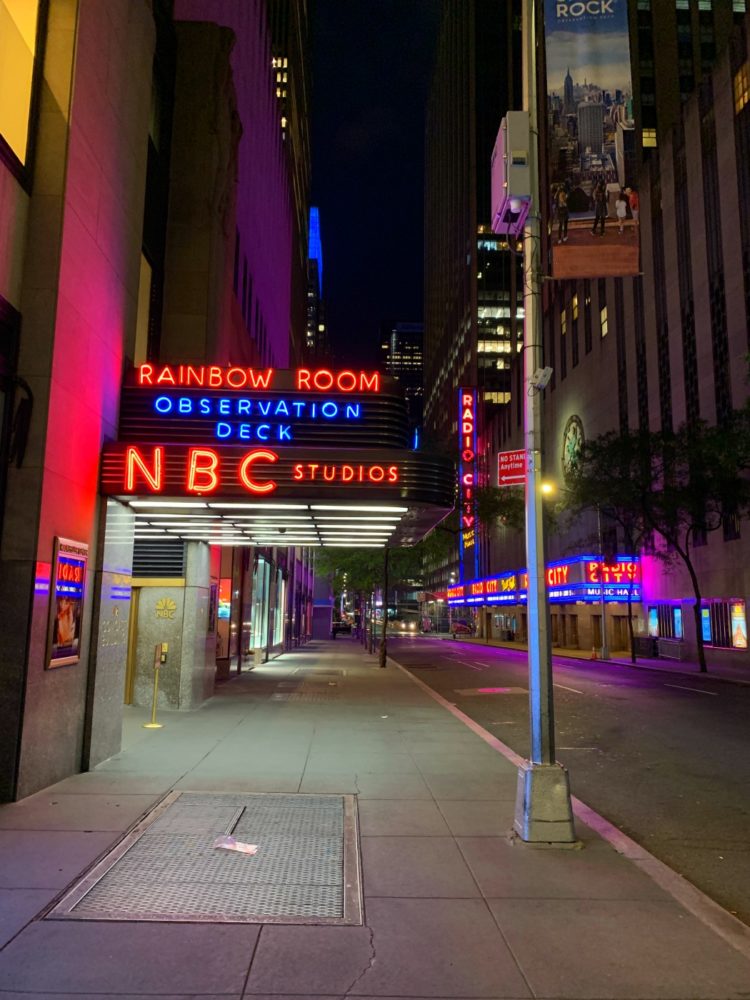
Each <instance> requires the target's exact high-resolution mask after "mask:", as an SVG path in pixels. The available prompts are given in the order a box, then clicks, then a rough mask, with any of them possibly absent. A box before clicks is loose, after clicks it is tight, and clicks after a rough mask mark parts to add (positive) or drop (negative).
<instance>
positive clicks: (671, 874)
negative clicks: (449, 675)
mask: <svg viewBox="0 0 750 1000" xmlns="http://www.w3.org/2000/svg"><path fill="white" fill-rule="evenodd" d="M572 659H575V657H572ZM388 661H389V663H391V664H392V665H393V666H394V667H398V669H399V670H400V671H401V672H402V673H404V674H406V675H407V677H409V678H410V679H411V680H412V681H413V682H414V683H415V684H416V685H417V686H418V687H420V688H422V690H423V691H425V692H426V693H427V694H428V695H429V696H430V697H431V698H433V699H434V700H435V701H436V702H437V703H438V704H439V705H442V706H443V708H445V709H447V710H448V711H449V712H450V713H451V715H453V716H454V717H455V718H456V719H458V720H459V721H460V722H463V723H464V725H465V726H468V728H469V729H471V730H472V732H474V733H476V735H477V736H479V737H480V739H482V740H484V742H485V743H487V744H488V745H489V746H491V747H492V748H493V749H494V750H497V752H498V753H501V754H502V755H503V757H505V758H506V760H508V761H510V763H511V764H513V765H514V766H516V767H519V766H520V765H521V764H522V763H524V758H523V757H521V756H520V755H519V754H517V753H516V752H515V750H512V749H511V748H510V747H509V746H508V745H507V744H506V743H503V741H502V740H499V739H498V738H497V736H493V735H492V733H488V732H487V730H486V729H484V728H483V727H482V726H480V725H479V723H478V722H475V721H474V720H473V719H471V718H469V716H468V715H466V713H465V712H462V711H461V709H460V708H457V707H456V706H455V705H452V704H451V703H450V702H449V701H448V700H447V699H446V698H444V697H443V696H442V695H441V694H438V692H437V691H433V690H432V688H431V687H430V686H429V685H428V684H425V682H424V681H423V680H420V678H419V677H415V676H414V674H412V673H411V671H409V670H407V668H406V667H404V666H402V665H401V664H400V663H397V662H396V660H394V659H393V658H392V657H390V656H389V657H388ZM644 669H650V668H648V667H646V668H644ZM571 804H572V806H573V813H574V815H575V816H576V818H577V819H579V820H581V822H582V823H585V824H586V826H589V827H591V829H592V830H594V831H595V832H596V833H597V834H598V835H599V836H600V837H601V838H602V840H606V841H607V843H608V844H609V845H610V847H612V848H613V849H614V850H615V851H617V853H618V854H621V855H622V856H623V857H624V858H627V859H628V861H631V862H632V863H633V864H634V865H636V867H638V868H640V870H641V871H642V872H643V873H644V874H645V875H648V876H649V878H651V879H652V880H653V881H654V882H656V884H657V885H658V886H660V887H661V888H662V889H663V890H664V891H665V892H667V893H669V895H670V896H671V897H672V898H673V899H675V900H676V901H677V902H678V903H680V904H681V905H682V906H683V907H684V908H685V909H686V910H688V911H689V912H690V913H692V914H693V916H694V917H696V918H697V919H698V920H700V921H701V923H702V924H705V926H706V927H709V928H710V929H711V930H712V931H713V932H714V933H715V934H718V935H719V937H721V938H723V940H724V941H726V942H727V944H730V945H731V946H732V947H733V948H735V949H736V950H737V951H738V952H740V954H741V955H743V956H744V957H745V958H748V959H750V927H748V926H747V925H746V924H743V922H742V921H741V920H738V919H737V917H734V916H732V914H731V913H729V912H728V911H727V910H725V909H724V908H723V907H722V906H719V904H718V903H715V902H714V900H713V899H711V898H710V897H709V896H707V895H706V894H705V893H704V892H702V891H701V890H700V889H698V888H697V887H696V886H694V885H693V883H692V882H688V880H687V879H686V878H683V876H682V875H680V874H679V873H678V872H676V871H674V870H673V869H672V868H670V867H669V866H668V865H665V864H664V862H663V861H660V860H659V859H658V858H656V857H654V855H653V854H651V853H650V852H649V851H647V850H646V848H645V847H641V845H640V844H639V843H637V842H636V841H635V840H633V839H632V837H629V836H628V835H627V834H626V833H623V832H622V830H620V829H618V828H617V827H616V826H615V825H614V823H610V821H609V820H608V819H606V818H605V817H604V816H601V815H600V814H599V813H598V812H596V810H595V809H592V808H591V807H590V806H587V805H586V803H585V802H582V801H581V800H580V799H578V798H576V797H575V796H574V795H572V796H571Z"/></svg>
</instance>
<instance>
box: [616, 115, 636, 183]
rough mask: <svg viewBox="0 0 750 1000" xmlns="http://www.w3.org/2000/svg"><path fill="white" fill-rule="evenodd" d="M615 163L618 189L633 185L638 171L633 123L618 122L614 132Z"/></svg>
mask: <svg viewBox="0 0 750 1000" xmlns="http://www.w3.org/2000/svg"><path fill="white" fill-rule="evenodd" d="M615 162H616V164H617V181H618V183H619V185H620V187H626V186H627V185H630V184H633V182H634V181H635V177H636V173H637V170H638V158H637V156H636V146H635V128H634V126H633V122H632V121H631V122H625V121H618V123H617V131H616V132H615Z"/></svg>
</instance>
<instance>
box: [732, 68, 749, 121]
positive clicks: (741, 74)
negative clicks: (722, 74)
mask: <svg viewBox="0 0 750 1000" xmlns="http://www.w3.org/2000/svg"><path fill="white" fill-rule="evenodd" d="M748 101H750V62H748V61H747V60H745V62H743V64H742V65H741V66H740V68H739V69H738V70H737V72H736V73H735V74H734V113H735V114H736V115H738V114H739V113H740V111H742V109H743V108H744V107H745V105H746V104H747V103H748Z"/></svg>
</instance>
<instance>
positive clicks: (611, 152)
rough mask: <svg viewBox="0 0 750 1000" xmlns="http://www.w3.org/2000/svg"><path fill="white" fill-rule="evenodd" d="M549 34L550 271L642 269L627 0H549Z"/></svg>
mask: <svg viewBox="0 0 750 1000" xmlns="http://www.w3.org/2000/svg"><path fill="white" fill-rule="evenodd" d="M544 38H545V54H546V66H547V109H546V119H547V171H548V181H549V187H548V190H549V193H550V203H549V206H548V218H549V224H550V233H551V239H552V275H553V277H555V278H605V277H624V276H628V275H635V274H638V272H639V270H640V238H639V235H640V229H639V221H640V220H639V215H640V197H639V194H640V193H639V191H638V178H637V176H636V165H637V156H636V127H635V122H634V120H633V86H632V80H631V70H630V35H629V31H628V4H627V0H574V2H571V3H563V2H560V0H545V3H544Z"/></svg>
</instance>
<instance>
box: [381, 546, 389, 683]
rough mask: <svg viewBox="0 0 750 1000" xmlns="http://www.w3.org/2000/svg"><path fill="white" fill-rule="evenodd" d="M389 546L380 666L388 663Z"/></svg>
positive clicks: (384, 577)
mask: <svg viewBox="0 0 750 1000" xmlns="http://www.w3.org/2000/svg"><path fill="white" fill-rule="evenodd" d="M387 628H388V546H387V545H386V546H385V548H384V549H383V631H382V634H381V638H380V666H381V667H384V666H385V665H386V659H387V657H388V640H387Z"/></svg>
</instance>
